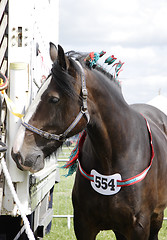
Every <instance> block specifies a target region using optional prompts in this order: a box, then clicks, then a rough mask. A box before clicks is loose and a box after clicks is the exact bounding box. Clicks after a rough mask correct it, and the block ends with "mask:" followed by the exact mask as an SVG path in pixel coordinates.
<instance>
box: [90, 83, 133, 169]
mask: <svg viewBox="0 0 167 240" xmlns="http://www.w3.org/2000/svg"><path fill="white" fill-rule="evenodd" d="M109 86H110V85H109ZM105 87H107V85H106V86H105ZM97 92H98V96H97ZM91 96H92V102H93V103H92V109H91V122H90V124H89V125H88V135H89V138H90V142H91V145H92V148H93V152H94V153H95V154H96V157H97V159H99V161H101V159H103V164H104V166H105V167H107V169H109V168H110V167H111V168H112V166H107V165H111V164H112V163H111V158H113V156H114V157H117V156H118V154H119V153H120V152H124V151H126V147H127V144H128V143H127V142H128V139H130V137H128V135H130V134H131V121H130V119H131V109H130V108H129V106H128V105H127V103H126V102H125V101H124V99H123V97H122V95H121V93H119V91H117V90H116V89H115V88H114V87H113V89H112V87H111V89H110V90H109V89H108V90H107V91H106V89H105V90H104V89H103V87H102V86H96V89H95V88H94V90H93V91H92V92H91ZM105 161H106V162H108V164H107V165H106V162H105Z"/></svg>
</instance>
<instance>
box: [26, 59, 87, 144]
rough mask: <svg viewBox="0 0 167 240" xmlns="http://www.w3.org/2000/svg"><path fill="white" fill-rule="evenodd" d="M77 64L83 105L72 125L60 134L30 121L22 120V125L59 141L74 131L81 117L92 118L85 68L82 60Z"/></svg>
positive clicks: (47, 137) (49, 138)
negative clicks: (88, 103)
mask: <svg viewBox="0 0 167 240" xmlns="http://www.w3.org/2000/svg"><path fill="white" fill-rule="evenodd" d="M75 62H76V64H77V65H78V67H79V68H80V70H81V84H82V106H81V111H80V112H79V113H78V115H77V117H76V118H75V119H74V121H73V122H72V123H71V125H70V126H69V127H68V128H67V129H66V130H65V132H64V133H61V134H59V135H57V134H52V133H49V132H46V131H43V130H41V129H38V128H36V127H34V126H32V125H31V124H29V123H26V122H24V121H22V125H23V126H24V127H25V128H26V129H28V130H30V131H31V132H34V133H36V134H38V135H40V136H41V137H44V138H46V139H48V140H57V141H64V140H65V139H66V137H67V135H68V133H69V132H71V131H72V129H73V128H75V126H76V125H77V124H78V123H79V121H80V120H81V118H82V117H83V116H84V115H85V116H86V119H87V123H88V122H89V120H90V115H89V112H88V107H87V95H88V92H87V89H86V79H85V74H84V70H83V68H82V66H81V64H80V62H78V61H75Z"/></svg>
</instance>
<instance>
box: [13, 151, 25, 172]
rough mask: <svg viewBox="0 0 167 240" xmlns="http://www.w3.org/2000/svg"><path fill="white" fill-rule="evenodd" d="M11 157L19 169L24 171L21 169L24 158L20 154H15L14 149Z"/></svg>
mask: <svg viewBox="0 0 167 240" xmlns="http://www.w3.org/2000/svg"><path fill="white" fill-rule="evenodd" d="M11 155H12V158H13V160H14V161H15V163H16V164H17V167H18V168H19V169H21V170H23V168H22V167H21V164H22V157H21V154H20V152H17V153H14V151H13V149H12V152H11Z"/></svg>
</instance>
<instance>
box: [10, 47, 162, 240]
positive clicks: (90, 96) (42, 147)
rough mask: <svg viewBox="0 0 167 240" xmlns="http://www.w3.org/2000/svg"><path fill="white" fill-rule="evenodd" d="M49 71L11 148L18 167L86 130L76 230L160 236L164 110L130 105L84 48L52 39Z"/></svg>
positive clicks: (88, 237) (90, 235)
mask: <svg viewBox="0 0 167 240" xmlns="http://www.w3.org/2000/svg"><path fill="white" fill-rule="evenodd" d="M50 57H51V59H52V61H53V65H52V69H51V73H50V75H49V76H48V78H47V80H46V81H45V83H44V84H43V86H42V87H41V88H40V90H39V92H38V94H37V96H36V98H35V100H34V102H33V103H32V105H31V106H30V108H29V109H28V111H27V113H26V115H25V118H24V121H23V122H22V125H21V126H20V128H19V130H18V133H17V135H16V138H15V142H14V144H13V148H12V152H11V154H12V157H13V159H14V161H15V162H16V164H17V167H18V168H19V169H21V170H25V171H26V170H28V171H30V172H32V173H33V172H37V171H39V170H41V169H43V167H44V159H45V157H47V156H49V155H50V154H51V153H53V152H56V151H57V149H58V148H60V147H61V146H62V144H63V142H64V141H65V139H67V138H69V137H71V136H74V135H76V134H77V133H80V132H82V133H83V132H84V133H83V134H82V136H81V138H80V139H82V141H81V142H82V144H80V147H79V155H78V156H79V157H78V167H77V171H76V176H75V182H74V186H73V191H72V202H73V209H74V231H75V235H76V238H77V239H78V240H93V239H96V236H97V234H98V233H99V232H100V231H101V230H110V229H111V230H113V232H114V233H115V236H116V239H117V240H148V239H149V240H157V239H158V232H159V230H160V228H161V227H162V222H163V216H164V209H165V208H166V206H167V187H166V182H167V116H166V115H165V114H164V113H163V112H161V111H160V110H158V109H157V108H155V107H153V106H149V105H147V104H134V105H129V104H128V103H127V102H126V101H125V99H124V97H123V94H122V91H121V88H120V86H119V85H118V84H117V82H116V81H115V79H114V77H113V76H112V75H110V74H109V73H107V72H106V71H104V70H102V69H101V68H100V67H98V66H97V68H96V67H95V68H90V67H89V66H88V64H87V61H84V59H85V56H84V54H81V53H75V52H71V53H70V52H69V53H65V52H64V50H63V48H62V47H61V46H60V45H58V48H57V47H56V46H55V45H54V44H53V43H50Z"/></svg>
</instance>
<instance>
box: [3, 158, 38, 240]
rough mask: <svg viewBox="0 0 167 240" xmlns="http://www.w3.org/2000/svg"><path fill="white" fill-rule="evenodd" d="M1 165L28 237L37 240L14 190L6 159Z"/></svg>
mask: <svg viewBox="0 0 167 240" xmlns="http://www.w3.org/2000/svg"><path fill="white" fill-rule="evenodd" d="M1 165H2V169H3V172H4V175H5V178H6V182H7V184H8V186H9V189H10V191H11V194H12V196H13V199H14V201H15V203H16V205H17V207H18V209H19V211H20V215H21V217H22V219H23V222H24V226H25V231H26V234H27V237H28V239H29V240H35V237H34V234H33V232H32V230H31V228H30V223H29V221H28V219H27V217H26V214H25V212H24V209H23V207H22V205H21V202H20V200H19V198H18V196H17V193H16V191H15V189H14V186H13V183H12V179H11V177H10V174H9V171H8V169H7V166H6V162H5V160H4V158H2V159H1ZM14 239H15V240H16V239H18V238H14Z"/></svg>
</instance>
